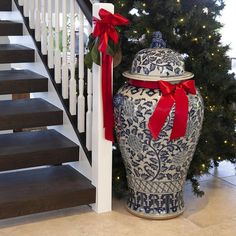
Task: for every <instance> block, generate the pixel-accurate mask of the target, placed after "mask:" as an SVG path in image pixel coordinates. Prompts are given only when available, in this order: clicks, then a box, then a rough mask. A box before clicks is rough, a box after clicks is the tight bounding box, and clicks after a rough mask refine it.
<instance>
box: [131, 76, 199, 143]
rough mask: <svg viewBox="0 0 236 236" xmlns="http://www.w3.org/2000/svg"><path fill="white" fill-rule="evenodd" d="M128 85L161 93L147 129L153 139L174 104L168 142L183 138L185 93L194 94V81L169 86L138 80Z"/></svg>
mask: <svg viewBox="0 0 236 236" xmlns="http://www.w3.org/2000/svg"><path fill="white" fill-rule="evenodd" d="M129 83H130V84H131V85H134V86H137V87H144V88H150V89H160V90H161V92H162V96H161V99H160V100H159V102H158V104H157V106H156V109H155V111H154V113H153V114H152V116H151V118H150V120H149V123H148V128H149V130H150V132H151V134H152V136H153V138H154V139H156V138H157V137H158V136H159V134H160V132H161V129H162V127H163V126H164V124H165V121H166V119H167V117H168V115H169V113H170V111H171V109H172V107H173V105H174V104H175V117H174V123H173V128H172V132H171V136H170V140H173V139H178V138H180V137H184V136H185V133H186V128H187V121H188V96H187V93H191V94H194V95H195V94H196V88H195V83H194V80H187V81H183V82H180V83H179V84H171V83H169V82H166V81H158V82H149V81H148V82H147V81H138V80H130V81H129Z"/></svg>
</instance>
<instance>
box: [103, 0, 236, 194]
mask: <svg viewBox="0 0 236 236" xmlns="http://www.w3.org/2000/svg"><path fill="white" fill-rule="evenodd" d="M104 2H111V3H113V4H114V5H115V11H116V12H117V13H120V14H121V15H123V16H124V17H126V18H128V19H129V20H130V25H129V27H125V28H123V29H122V30H120V36H121V46H122V51H123V61H122V63H121V64H120V66H118V67H117V68H116V69H115V71H114V86H115V91H116V89H117V88H119V87H120V86H121V84H123V83H124V82H125V79H124V78H123V77H122V72H124V71H126V70H129V68H130V66H131V63H132V59H133V58H134V55H135V54H136V53H137V52H138V51H139V50H141V49H143V48H148V47H149V46H150V43H151V39H152V33H153V32H155V31H161V32H162V35H163V38H164V40H165V41H166V43H167V47H168V48H171V49H174V50H176V51H177V52H179V53H181V54H183V55H185V57H186V61H185V66H186V70H187V71H191V72H193V73H194V74H195V82H196V85H197V87H198V88H199V89H200V92H201V95H202V97H203V99H204V104H205V119H204V124H203V128H202V132H201V137H200V140H199V144H198V146H197V149H196V152H195V155H194V158H193V161H192V163H191V166H190V170H189V173H188V177H187V178H188V179H190V180H191V181H192V184H193V190H194V192H195V193H196V194H198V195H202V193H203V192H202V191H201V190H200V189H199V184H198V181H197V178H198V176H200V175H202V174H205V173H207V172H208V171H209V169H210V168H211V167H213V166H214V165H215V166H217V165H218V164H219V162H220V161H223V160H229V161H231V162H235V161H236V143H235V123H236V115H235V103H236V80H235V79H234V75H233V74H230V73H229V70H230V67H231V65H230V60H229V58H228V57H227V55H226V53H227V50H228V49H229V47H228V46H223V45H222V43H221V41H220V40H221V35H220V32H219V30H220V28H221V27H222V25H221V24H220V23H219V22H218V21H217V17H218V16H219V15H220V13H221V10H222V9H223V8H224V2H223V1H222V0H191V1H189V0H147V1H138V0H129V1H127V0H109V1H104ZM113 158H114V161H113V163H114V168H113V170H114V171H113V181H114V191H115V193H117V194H119V195H120V196H121V195H122V194H123V193H124V189H125V187H126V179H125V170H124V166H123V164H122V160H121V156H120V153H119V150H118V147H117V150H114V157H113Z"/></svg>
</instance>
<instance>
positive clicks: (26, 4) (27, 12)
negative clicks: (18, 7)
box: [23, 0, 29, 17]
mask: <svg viewBox="0 0 236 236" xmlns="http://www.w3.org/2000/svg"><path fill="white" fill-rule="evenodd" d="M23 13H24V16H25V17H29V0H24V12H23Z"/></svg>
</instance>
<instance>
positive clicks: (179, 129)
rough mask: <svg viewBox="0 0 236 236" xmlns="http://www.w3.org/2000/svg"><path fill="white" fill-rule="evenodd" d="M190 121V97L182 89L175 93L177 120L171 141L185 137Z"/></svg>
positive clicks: (175, 120) (175, 119)
mask: <svg viewBox="0 0 236 236" xmlns="http://www.w3.org/2000/svg"><path fill="white" fill-rule="evenodd" d="M187 120H188V97H187V95H186V93H185V91H184V90H183V89H182V88H177V89H176V92H175V118H174V124H173V128H172V132H171V136H170V140H173V139H177V138H180V137H184V136H185V133H186V128H187Z"/></svg>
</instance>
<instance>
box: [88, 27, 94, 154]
mask: <svg viewBox="0 0 236 236" xmlns="http://www.w3.org/2000/svg"><path fill="white" fill-rule="evenodd" d="M91 32H92V28H91V27H89V28H88V34H89V35H90V33H91ZM92 102H93V74H92V72H91V70H90V69H88V71H87V104H88V105H87V113H86V147H87V149H88V150H89V151H91V150H92V125H93V124H92V115H93V113H92Z"/></svg>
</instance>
